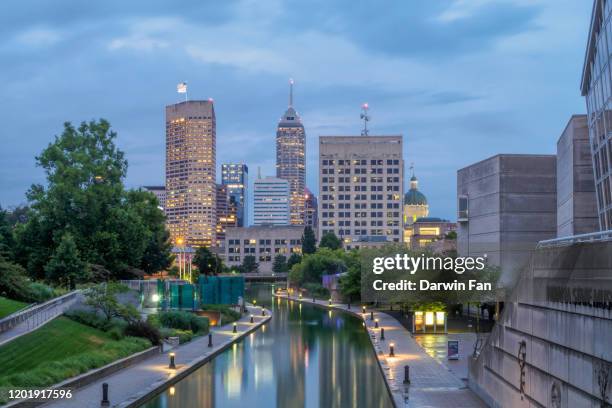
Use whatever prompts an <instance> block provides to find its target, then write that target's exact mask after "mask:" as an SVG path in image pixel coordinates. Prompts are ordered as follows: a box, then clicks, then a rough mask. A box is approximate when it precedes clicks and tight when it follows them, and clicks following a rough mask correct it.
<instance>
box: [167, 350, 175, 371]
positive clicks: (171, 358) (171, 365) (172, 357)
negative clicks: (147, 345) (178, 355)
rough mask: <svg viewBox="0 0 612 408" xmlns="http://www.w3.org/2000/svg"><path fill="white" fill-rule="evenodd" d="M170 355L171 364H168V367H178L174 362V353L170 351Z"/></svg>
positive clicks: (172, 368) (173, 368)
mask: <svg viewBox="0 0 612 408" xmlns="http://www.w3.org/2000/svg"><path fill="white" fill-rule="evenodd" d="M168 355H169V356H170V364H169V365H168V368H169V369H171V370H175V369H176V364H175V363H174V356H175V354H174V353H170V354H168Z"/></svg>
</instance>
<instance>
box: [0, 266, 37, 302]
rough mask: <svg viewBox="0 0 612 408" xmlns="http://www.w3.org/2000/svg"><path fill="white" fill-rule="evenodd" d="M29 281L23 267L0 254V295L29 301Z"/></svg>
mask: <svg viewBox="0 0 612 408" xmlns="http://www.w3.org/2000/svg"><path fill="white" fill-rule="evenodd" d="M29 286H30V281H29V280H28V278H27V275H26V272H25V271H24V269H23V268H22V267H21V266H19V265H17V264H14V263H12V262H9V261H8V260H6V259H4V258H3V257H2V256H0V296H5V297H8V298H9V299H15V300H22V301H30V299H31V296H30V289H29Z"/></svg>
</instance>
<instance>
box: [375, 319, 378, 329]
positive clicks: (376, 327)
mask: <svg viewBox="0 0 612 408" xmlns="http://www.w3.org/2000/svg"><path fill="white" fill-rule="evenodd" d="M374 328H375V329H378V319H374Z"/></svg>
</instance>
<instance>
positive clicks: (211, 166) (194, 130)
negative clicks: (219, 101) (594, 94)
mask: <svg viewBox="0 0 612 408" xmlns="http://www.w3.org/2000/svg"><path fill="white" fill-rule="evenodd" d="M215 146H216V123H215V110H214V107H213V102H212V101H185V102H181V103H177V104H174V105H169V106H166V224H167V226H168V230H169V231H170V238H171V240H172V242H174V243H180V244H181V245H187V246H194V247H199V246H214V245H215V234H216V225H217V217H216V183H215V176H216V175H215V166H216V161H215V155H216V153H215Z"/></svg>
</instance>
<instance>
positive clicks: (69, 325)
mask: <svg viewBox="0 0 612 408" xmlns="http://www.w3.org/2000/svg"><path fill="white" fill-rule="evenodd" d="M150 346H151V343H150V342H149V341H148V340H145V339H142V338H133V337H126V338H124V339H122V340H113V339H112V338H111V337H110V336H109V335H108V334H106V333H105V332H103V331H100V330H98V329H94V328H92V327H89V326H85V325H83V324H81V323H77V322H75V321H73V320H70V319H68V318H67V317H63V316H61V317H58V318H57V319H55V320H53V321H51V322H50V323H48V324H46V325H44V326H43V327H41V328H40V329H38V330H36V331H34V332H32V333H29V334H26V335H25V336H22V337H20V338H18V339H16V340H13V341H12V342H10V343H8V344H6V345H4V346H2V347H0V367H2V369H1V370H0V387H7V386H17V387H19V386H20V387H40V386H48V385H52V384H55V383H58V382H60V381H62V380H64V379H66V378H70V377H74V376H76V375H78V374H81V373H84V372H86V371H89V370H91V369H93V368H97V367H101V366H103V365H105V364H108V363H110V362H112V361H114V360H117V359H120V358H123V357H126V356H128V355H130V354H133V353H136V352H138V351H141V350H144V349H146V348H148V347H150ZM0 403H2V401H0Z"/></svg>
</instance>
